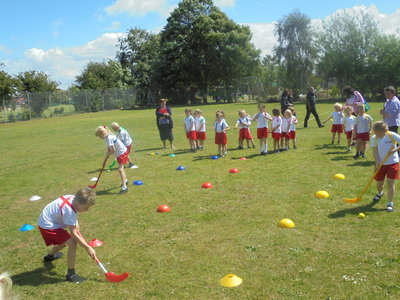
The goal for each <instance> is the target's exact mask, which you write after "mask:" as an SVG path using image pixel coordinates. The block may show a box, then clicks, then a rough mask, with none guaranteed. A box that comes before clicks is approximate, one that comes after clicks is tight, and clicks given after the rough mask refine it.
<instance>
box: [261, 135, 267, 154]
mask: <svg viewBox="0 0 400 300" xmlns="http://www.w3.org/2000/svg"><path fill="white" fill-rule="evenodd" d="M262 141H263V143H264V152H265V153H267V152H268V140H267V139H266V138H263V139H262Z"/></svg>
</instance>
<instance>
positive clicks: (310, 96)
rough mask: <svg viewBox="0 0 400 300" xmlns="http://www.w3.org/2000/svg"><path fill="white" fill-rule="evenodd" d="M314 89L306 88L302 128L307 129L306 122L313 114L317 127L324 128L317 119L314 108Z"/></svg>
mask: <svg viewBox="0 0 400 300" xmlns="http://www.w3.org/2000/svg"><path fill="white" fill-rule="evenodd" d="M315 98H316V96H315V89H314V88H313V87H309V88H308V93H307V97H306V109H307V113H306V117H305V119H304V128H308V120H309V119H310V114H313V116H314V118H315V121H317V124H318V127H319V128H321V127H324V125H322V124H321V120H320V119H319V116H318V113H317V109H316V108H315Z"/></svg>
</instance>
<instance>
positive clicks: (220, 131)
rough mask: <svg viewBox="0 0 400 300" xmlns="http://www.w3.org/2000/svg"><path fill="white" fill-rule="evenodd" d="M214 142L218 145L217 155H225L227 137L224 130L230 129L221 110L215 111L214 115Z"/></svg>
mask: <svg viewBox="0 0 400 300" xmlns="http://www.w3.org/2000/svg"><path fill="white" fill-rule="evenodd" d="M214 128H215V144H217V145H218V155H219V156H220V157H225V156H226V155H227V154H228V153H227V144H228V137H227V134H226V132H227V131H228V130H229V129H230V128H229V126H228V124H227V123H226V121H225V118H224V112H223V111H217V113H216V115H215V124H214Z"/></svg>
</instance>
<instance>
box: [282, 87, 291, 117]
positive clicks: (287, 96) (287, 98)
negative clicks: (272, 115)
mask: <svg viewBox="0 0 400 300" xmlns="http://www.w3.org/2000/svg"><path fill="white" fill-rule="evenodd" d="M292 105H293V96H292V95H291V91H290V90H289V89H285V90H284V91H283V93H282V97H281V112H282V115H284V114H285V110H287V109H288V108H289V106H292Z"/></svg>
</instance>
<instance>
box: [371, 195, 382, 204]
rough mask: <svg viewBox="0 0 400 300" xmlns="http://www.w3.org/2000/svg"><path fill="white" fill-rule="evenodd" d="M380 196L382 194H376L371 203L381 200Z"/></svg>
mask: <svg viewBox="0 0 400 300" xmlns="http://www.w3.org/2000/svg"><path fill="white" fill-rule="evenodd" d="M382 196H383V193H382V195H379V194H376V195H375V197H374V198H373V199H372V201H374V202H379V200H381V198H382Z"/></svg>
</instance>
